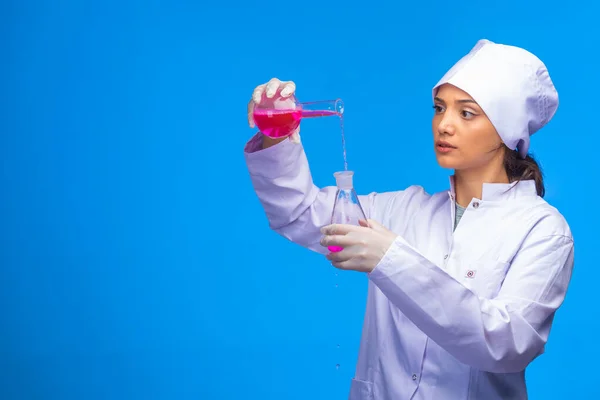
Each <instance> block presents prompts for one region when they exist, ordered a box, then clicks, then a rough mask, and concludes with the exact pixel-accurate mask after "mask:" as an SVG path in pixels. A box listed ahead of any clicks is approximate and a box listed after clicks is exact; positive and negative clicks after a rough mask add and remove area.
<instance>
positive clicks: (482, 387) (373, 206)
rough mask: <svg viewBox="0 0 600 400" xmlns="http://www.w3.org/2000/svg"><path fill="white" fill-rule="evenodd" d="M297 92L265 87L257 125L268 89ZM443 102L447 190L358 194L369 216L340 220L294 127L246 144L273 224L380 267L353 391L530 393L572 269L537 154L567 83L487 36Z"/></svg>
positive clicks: (441, 151)
mask: <svg viewBox="0 0 600 400" xmlns="http://www.w3.org/2000/svg"><path fill="white" fill-rule="evenodd" d="M294 90H295V85H294V83H293V82H280V81H278V80H276V79H273V80H271V81H270V82H269V83H268V84H265V85H260V86H258V87H257V88H256V89H255V91H254V94H253V100H251V102H250V104H249V108H248V111H249V113H248V115H249V123H250V126H252V127H253V126H254V123H253V121H252V113H251V111H252V108H253V106H254V104H255V103H256V102H258V101H260V99H261V96H262V94H263V92H266V96H267V97H271V96H273V95H274V94H275V93H276V92H278V91H281V93H282V94H283V95H289V94H291V93H293V92H294ZM433 101H434V109H435V110H434V115H433V124H432V127H433V139H434V140H433V142H434V151H435V153H436V156H437V161H438V163H439V164H440V165H441V166H442V167H444V168H452V169H454V171H455V172H454V175H452V176H451V177H450V189H449V190H448V191H444V192H441V193H435V194H428V193H426V192H425V191H424V190H423V188H422V187H420V186H411V187H408V188H406V189H405V190H401V191H397V192H387V193H371V194H369V195H366V196H361V197H360V201H361V203H362V205H363V207H364V209H365V213H366V215H367V218H368V219H369V220H368V224H367V223H363V226H350V225H329V218H330V215H331V211H332V206H333V203H334V194H335V189H336V188H335V187H325V188H318V187H316V186H315V185H314V184H313V181H312V179H311V175H310V170H309V165H308V163H307V159H306V156H305V154H304V151H303V147H302V144H301V142H300V139H299V136H298V135H297V134H295V135H294V136H293V137H291V139H292V140H285V139H284V140H282V139H278V140H273V139H270V138H267V137H263V135H262V134H260V133H257V134H256V135H255V136H254V137H253V138H252V139H251V140H250V141H249V142H248V143H247V145H246V148H245V157H246V161H247V165H248V168H249V171H250V176H251V179H252V183H253V185H254V188H255V190H256V193H257V195H258V197H259V199H260V201H261V203H262V205H263V206H264V209H265V212H266V215H267V217H268V220H269V222H270V226H271V227H272V229H274V230H275V231H277V232H278V233H280V234H281V235H283V236H284V237H286V238H288V239H289V240H292V241H294V242H296V243H298V244H300V245H302V246H305V247H307V248H309V249H312V250H314V251H317V252H320V253H323V254H326V257H327V259H328V260H330V261H331V263H332V264H333V266H335V267H337V268H340V269H343V270H355V271H361V272H364V273H366V275H367V277H368V278H369V287H368V298H367V309H366V314H365V319H364V329H363V334H362V341H361V346H360V350H359V358H358V363H357V366H356V372H355V376H354V378H353V379H352V382H351V388H350V397H349V398H350V399H351V400H367V399H377V400H396V399H407V400H408V399H434V400H437V399H442V400H446V399H450V400H453V399H478V400H479V399H481V400H495V399H498V400H500V399H503V400H506V399H526V398H527V387H526V383H525V368H526V367H527V365H529V364H530V363H531V362H532V361H533V360H534V359H535V358H536V357H537V356H538V355H540V354H541V353H543V351H544V346H545V344H546V342H547V340H548V335H549V332H550V328H551V324H552V321H553V318H554V315H555V312H556V310H557V309H558V308H559V306H560V305H561V304H562V303H563V300H564V298H565V294H566V291H567V286H568V284H569V281H570V279H571V273H572V268H573V238H572V235H571V232H570V229H569V226H568V224H567V222H566V221H565V219H564V218H563V216H562V215H561V214H560V213H559V212H558V211H557V210H556V209H555V208H553V207H551V206H550V205H549V204H548V203H547V202H546V201H545V200H543V198H542V197H543V195H544V183H543V179H542V175H541V173H540V170H539V167H538V165H537V163H536V162H535V161H534V160H533V158H531V157H530V156H529V155H528V149H529V139H530V135H532V134H533V133H535V132H536V131H538V130H539V129H540V128H542V127H543V126H544V125H545V124H547V123H548V121H549V120H550V119H551V118H552V116H553V115H554V113H555V111H556V109H557V106H558V95H557V93H556V90H555V88H554V86H553V83H552V81H551V79H550V76H549V75H548V71H547V69H546V67H545V65H544V64H543V63H542V62H541V61H540V60H539V59H538V58H537V57H536V56H534V55H533V54H531V53H529V52H527V51H525V50H523V49H520V48H517V47H513V46H507V45H500V44H496V43H492V42H490V41H488V40H480V41H479V42H478V43H477V44H476V46H475V47H474V48H473V49H472V50H471V51H470V52H469V53H468V54H467V55H466V56H465V57H463V58H462V59H461V60H459V62H458V63H456V64H455V65H454V66H453V67H452V68H451V69H450V70H449V71H448V73H447V74H446V75H445V76H444V77H443V78H442V79H441V80H440V82H438V84H437V85H436V86H435V87H434V89H433ZM327 246H341V247H344V250H342V251H340V252H337V253H328V252H327V250H326V249H327Z"/></svg>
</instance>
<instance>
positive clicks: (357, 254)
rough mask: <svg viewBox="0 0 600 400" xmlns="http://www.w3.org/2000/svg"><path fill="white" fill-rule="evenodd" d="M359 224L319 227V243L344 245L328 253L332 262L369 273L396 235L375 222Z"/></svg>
mask: <svg viewBox="0 0 600 400" xmlns="http://www.w3.org/2000/svg"><path fill="white" fill-rule="evenodd" d="M359 223H360V225H361V226H356V225H347V224H332V225H327V226H324V227H323V228H321V233H322V234H323V235H324V236H323V238H322V239H321V245H322V246H325V247H328V246H339V247H343V250H342V251H339V252H336V253H329V254H327V256H326V257H327V259H328V260H330V261H331V264H332V265H333V266H334V267H336V268H339V269H344V270H353V271H360V272H371V271H373V269H374V268H375V267H376V266H377V264H379V262H380V261H381V259H382V258H383V256H384V255H385V253H386V252H387V251H388V249H389V248H390V246H391V245H392V243H393V242H394V240H396V237H398V235H396V234H395V233H394V232H392V231H390V230H389V229H387V228H386V227H384V226H383V225H381V224H380V223H378V222H377V221H373V220H371V219H369V220H367V221H364V220H361V221H360V222H359Z"/></svg>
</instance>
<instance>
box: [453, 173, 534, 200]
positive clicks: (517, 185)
mask: <svg viewBox="0 0 600 400" xmlns="http://www.w3.org/2000/svg"><path fill="white" fill-rule="evenodd" d="M449 180H450V190H448V195H449V196H450V199H452V200H453V201H454V200H455V199H456V192H455V181H454V175H450V177H449ZM536 196H537V190H536V187H535V181H534V180H533V179H530V180H525V181H520V182H512V183H484V184H483V190H482V195H481V197H482V198H481V199H477V200H480V201H504V200H516V199H520V198H524V197H536Z"/></svg>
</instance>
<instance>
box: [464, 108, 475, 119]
mask: <svg viewBox="0 0 600 400" xmlns="http://www.w3.org/2000/svg"><path fill="white" fill-rule="evenodd" d="M460 113H461V115H462V116H463V117H464V118H467V119H470V118H473V117H474V116H475V114H474V113H472V112H471V111H467V110H462V111H461V112H460Z"/></svg>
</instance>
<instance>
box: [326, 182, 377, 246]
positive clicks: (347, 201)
mask: <svg viewBox="0 0 600 400" xmlns="http://www.w3.org/2000/svg"><path fill="white" fill-rule="evenodd" d="M333 176H334V177H335V182H336V185H337V193H336V195H335V203H334V205H333V213H332V214H331V223H332V224H352V225H359V223H358V221H359V220H365V221H366V220H367V217H366V216H365V212H364V211H363V209H362V206H361V205H360V201H358V195H357V194H356V191H355V190H354V185H353V183H352V177H353V176H354V172H353V171H339V172H336V173H334V174H333ZM327 249H328V250H329V251H331V252H338V251H342V250H343V248H342V247H339V246H328V247H327Z"/></svg>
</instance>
